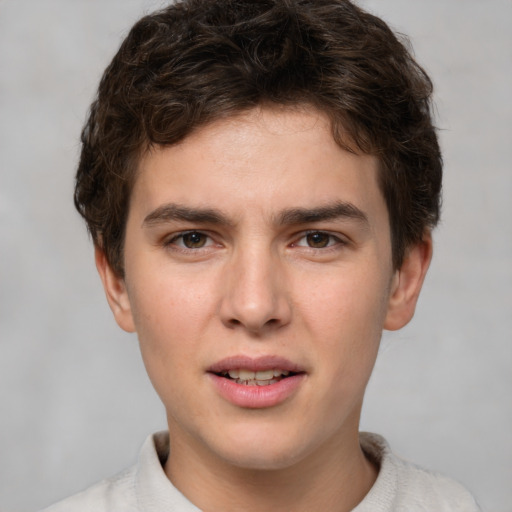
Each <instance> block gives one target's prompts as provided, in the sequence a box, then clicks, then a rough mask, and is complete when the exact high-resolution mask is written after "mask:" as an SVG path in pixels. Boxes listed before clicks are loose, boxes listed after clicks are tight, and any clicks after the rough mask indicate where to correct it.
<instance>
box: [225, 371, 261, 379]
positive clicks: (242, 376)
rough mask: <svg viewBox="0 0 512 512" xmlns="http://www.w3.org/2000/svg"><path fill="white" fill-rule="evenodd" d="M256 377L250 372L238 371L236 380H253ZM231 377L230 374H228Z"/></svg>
mask: <svg viewBox="0 0 512 512" xmlns="http://www.w3.org/2000/svg"><path fill="white" fill-rule="evenodd" d="M255 376H256V373H255V372H251V370H238V378H239V379H241V380H254V377H255ZM230 377H231V374H230Z"/></svg>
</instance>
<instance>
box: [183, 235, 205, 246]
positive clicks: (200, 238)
mask: <svg viewBox="0 0 512 512" xmlns="http://www.w3.org/2000/svg"><path fill="white" fill-rule="evenodd" d="M205 242H206V240H205V237H204V235H203V234H202V233H187V234H186V235H183V243H184V244H185V246H186V247H188V248H189V249H197V248H199V247H203V245H204V244H205Z"/></svg>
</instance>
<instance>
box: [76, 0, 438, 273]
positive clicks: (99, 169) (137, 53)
mask: <svg viewBox="0 0 512 512" xmlns="http://www.w3.org/2000/svg"><path fill="white" fill-rule="evenodd" d="M431 92H432V86H431V82H430V80H429V78H428V76H427V75H426V74H425V72H424V71H423V70H422V69H421V67H419V66H418V64H417V63H416V62H415V60H414V59H413V57H412V56H411V54H410V52H409V50H408V49H407V45H406V43H405V42H404V41H400V40H399V39H398V38H397V36H396V35H395V34H393V32H392V31H391V30H390V29H389V27H388V26H387V25H386V24H385V23H384V22H383V21H382V20H380V19H379V18H377V17H375V16H372V15H371V14H369V13H366V12H364V11H362V10H361V9H359V8H358V7H356V6H355V5H353V4H352V3H351V2H349V1H347V0H265V1H261V2H252V1H248V0H220V1H210V0H184V1H178V2H176V3H175V4H174V5H171V6H169V7H168V8H166V9H164V10H162V11H159V12H156V13H154V14H151V15H149V16H146V17H144V18H142V19H141V20H140V21H139V22H138V23H137V24H136V25H135V26H134V27H133V28H132V29H131V31H130V33H129V34H128V36H127V37H126V39H125V40H124V42H123V43H122V45H121V47H120V49H119V51H118V52H117V54H116V56H115V57H114V59H113V60H112V62H111V64H110V65H109V66H108V68H107V69H106V71H105V73H104V75H103V78H102V80H101V83H100V86H99V90H98V95H97V98H96V100H95V101H94V102H93V104H92V106H91V111H90V115H89V118H88V120H87V123H86V125H85V128H84V130H83V133H82V144H83V145H82V153H81V158H80V164H79V168H78V172H77V181H76V190H75V204H76V206H77V208H78V210H79V212H80V213H81V214H82V216H83V217H84V218H85V220H86V222H87V225H88V228H89V231H90V233H91V235H92V238H93V241H94V244H95V246H96V247H97V248H99V249H100V250H102V251H103V252H104V254H105V256H106V259H107V261H108V262H109V264H110V266H111V267H112V268H113V269H114V270H115V272H116V273H117V274H118V275H119V276H123V274H124V255H123V250H124V239H125V228H126V221H127V217H128V212H129V208H130V198H131V193H132V189H133V185H134V182H135V180H136V177H137V172H138V168H139V164H140V162H141V160H142V159H143V157H144V155H146V154H147V152H148V151H150V150H151V149H152V148H155V147H160V148H161V147H167V146H172V145H175V144H177V143H179V142H181V141H183V140H184V139H185V138H186V137H188V136H189V135H190V134H192V133H193V132H195V131H196V130H198V129H199V128H201V127H203V126H206V125H208V124H211V123H214V122H215V121H218V120H221V119H226V118H230V117H232V116H236V115H237V114H240V113H243V112H246V111H250V110H251V109H254V108H255V107H259V106H260V107H261V106H270V107H271V106H299V107H301V106H304V107H313V108H315V109H316V110H318V111H320V112H321V113H323V114H324V115H325V116H326V117H327V118H328V119H329V122H330V129H331V133H332V136H333V139H334V140H335V142H336V143H337V144H338V145H339V146H341V147H342V148H344V149H346V150H349V151H351V152H353V153H355V154H368V155H373V156H375V157H376V158H377V160H378V163H379V176H378V180H379V187H380V190H381V192H382V194H383V197H384V200H385V203H386V206H387V210H388V214H389V224H390V234H391V242H392V244H391V247H392V261H393V265H394V267H395V268H400V266H401V264H402V262H403V258H404V255H405V253H406V251H407V250H408V248H409V247H411V246H412V245H414V244H415V243H418V242H419V241H421V239H422V238H423V237H424V236H425V234H426V233H428V232H429V231H430V229H431V228H432V227H433V226H434V225H435V224H436V222H437V220H438V217H439V202H440V188H441V172H442V171H441V169H442V163H441V156H440V152H439V146H438V142H437V137H436V133H435V129H434V127H433V125H432V119H431V105H430V101H431Z"/></svg>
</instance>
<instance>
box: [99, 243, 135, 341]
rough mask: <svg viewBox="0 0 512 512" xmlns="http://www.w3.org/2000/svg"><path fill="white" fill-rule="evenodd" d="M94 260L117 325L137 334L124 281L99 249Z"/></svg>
mask: <svg viewBox="0 0 512 512" xmlns="http://www.w3.org/2000/svg"><path fill="white" fill-rule="evenodd" d="M94 259H95V260H96V268H97V269H98V273H99V275H100V277H101V281H102V283H103V288H104V290H105V295H106V296H107V301H108V304H109V306H110V309H111V310H112V313H113V314H114V318H115V320H116V322H117V324H118V325H119V327H121V329H123V330H125V331H127V332H135V324H134V322H133V316H132V309H131V305H130V299H129V297H128V292H127V290H126V284H125V282H124V279H123V278H122V277H120V276H118V275H117V274H116V273H115V272H114V270H113V269H112V267H111V266H110V264H109V262H108V261H107V257H106V256H105V253H104V252H103V250H102V249H100V248H99V247H96V248H95V249H94Z"/></svg>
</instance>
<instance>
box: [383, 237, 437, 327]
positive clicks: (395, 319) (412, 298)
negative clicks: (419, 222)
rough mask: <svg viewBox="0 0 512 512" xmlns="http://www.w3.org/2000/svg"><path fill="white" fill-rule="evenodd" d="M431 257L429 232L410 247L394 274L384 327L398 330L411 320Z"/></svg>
mask: <svg viewBox="0 0 512 512" xmlns="http://www.w3.org/2000/svg"><path fill="white" fill-rule="evenodd" d="M431 259H432V237H431V234H430V233H429V232H427V233H425V235H424V237H423V239H422V240H421V241H420V242H419V243H417V244H414V245H413V246H411V247H409V249H408V250H407V252H406V254H405V258H404V261H403V263H402V266H401V267H400V269H398V270H397V271H396V272H395V275H394V276H393V281H392V283H391V293H390V297H389V303H388V311H387V315H386V319H385V322H384V329H387V330H389V331H396V330H397V329H401V328H402V327H404V325H407V324H408V323H409V322H410V320H411V319H412V317H413V316H414V310H415V309H416V303H417V301H418V297H419V295H420V291H421V287H422V285H423V281H424V279H425V275H426V274H427V270H428V267H429V265H430V261H431Z"/></svg>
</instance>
